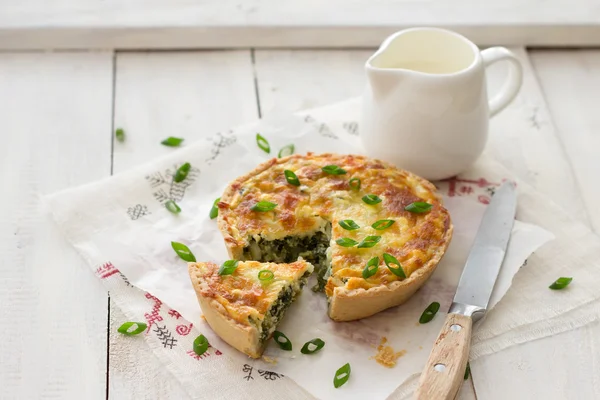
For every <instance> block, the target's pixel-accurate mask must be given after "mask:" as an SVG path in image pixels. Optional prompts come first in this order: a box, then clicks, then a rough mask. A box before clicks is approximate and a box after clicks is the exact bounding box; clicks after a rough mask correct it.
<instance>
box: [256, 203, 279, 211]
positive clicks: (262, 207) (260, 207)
mask: <svg viewBox="0 0 600 400" xmlns="http://www.w3.org/2000/svg"><path fill="white" fill-rule="evenodd" d="M275 207H277V203H271V202H270V201H259V202H258V203H256V204H255V205H253V206H252V207H251V208H250V209H251V210H252V211H260V212H266V211H271V210H273V209H274V208H275Z"/></svg>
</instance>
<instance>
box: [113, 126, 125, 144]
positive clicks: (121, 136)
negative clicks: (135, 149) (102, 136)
mask: <svg viewBox="0 0 600 400" xmlns="http://www.w3.org/2000/svg"><path fill="white" fill-rule="evenodd" d="M115 136H116V138H117V140H118V141H119V142H121V143H123V142H124V141H125V131H124V130H123V129H122V128H119V129H117V130H116V131H115Z"/></svg>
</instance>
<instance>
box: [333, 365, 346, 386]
mask: <svg viewBox="0 0 600 400" xmlns="http://www.w3.org/2000/svg"><path fill="white" fill-rule="evenodd" d="M348 378H350V364H349V363H347V364H344V365H343V366H342V367H340V369H338V370H337V371H335V376H334V377H333V386H334V387H335V388H336V389H337V388H339V387H340V386H342V385H343V384H344V383H346V382H348Z"/></svg>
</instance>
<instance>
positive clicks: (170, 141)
mask: <svg viewBox="0 0 600 400" xmlns="http://www.w3.org/2000/svg"><path fill="white" fill-rule="evenodd" d="M183 140H184V139H183V138H178V137H173V136H170V137H168V138H166V139H165V140H163V141H162V142H160V144H164V145H165V146H169V147H177V146H179V145H180V144H181V142H183Z"/></svg>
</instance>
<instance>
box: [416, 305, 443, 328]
mask: <svg viewBox="0 0 600 400" xmlns="http://www.w3.org/2000/svg"><path fill="white" fill-rule="evenodd" d="M439 309H440V303H438V302H437V301H434V302H433V303H431V304H430V305H428V306H427V308H426V309H425V311H423V314H421V318H419V323H420V324H426V323H428V322H429V321H431V320H432V319H433V317H435V314H437V312H438V311H439Z"/></svg>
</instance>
